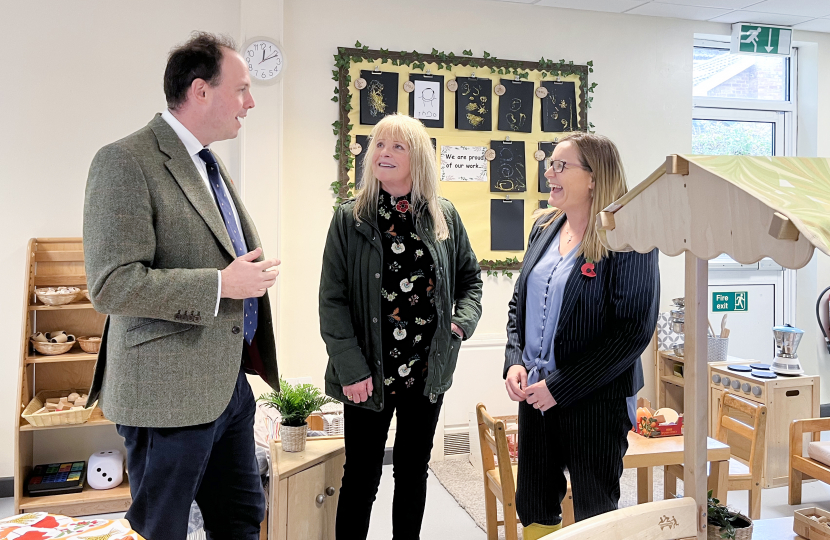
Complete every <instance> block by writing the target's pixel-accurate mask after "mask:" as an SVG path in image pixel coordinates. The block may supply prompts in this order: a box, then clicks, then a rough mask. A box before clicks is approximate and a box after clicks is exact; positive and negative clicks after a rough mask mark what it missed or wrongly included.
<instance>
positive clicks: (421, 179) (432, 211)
mask: <svg viewBox="0 0 830 540" xmlns="http://www.w3.org/2000/svg"><path fill="white" fill-rule="evenodd" d="M375 138H384V139H392V140H394V141H401V142H404V143H406V145H407V146H408V147H409V170H410V174H411V176H412V196H411V200H410V203H411V204H412V207H413V211H414V212H416V213H420V212H421V211H422V210H423V209H424V208H426V210H427V212H429V215H430V216H431V217H432V227H433V229H434V231H435V238H436V240H438V241H439V242H441V241H443V240H446V239H447V238H448V237H449V235H450V231H449V228H448V227H447V220H446V218H445V217H444V213H443V212H442V211H441V206H440V204H439V203H438V164H437V162H436V161H435V148H433V146H432V142H431V141H430V140H429V134H428V133H427V130H426V128H425V127H424V125H423V124H422V123H421V122H420V121H418V120H416V119H414V118H412V117H410V116H406V115H403V114H397V113H396V114H391V115H389V116H386V117H384V118H383V119H382V120H381V121H380V122H378V123H377V125H375V127H374V129H372V133H371V134H370V135H369V142H368V143H367V146H368V148H367V149H366V153H365V155H364V157H363V186H362V187H361V188H360V191H358V193H357V195H356V196H355V205H354V218H355V219H356V220H357V221H361V220H362V219H366V218H367V217H368V216H374V215H375V214H376V213H377V211H378V195H379V193H380V181H379V180H378V179H377V178H375V175H374V174H373V172H372V163H373V162H374V158H375V152H376V151H377V149H376V147H375V145H374V144H373V141H374V140H375Z"/></svg>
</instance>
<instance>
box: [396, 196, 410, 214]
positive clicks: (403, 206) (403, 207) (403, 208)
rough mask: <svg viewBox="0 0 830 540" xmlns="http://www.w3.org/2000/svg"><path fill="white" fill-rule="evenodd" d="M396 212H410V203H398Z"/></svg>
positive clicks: (401, 201) (402, 200)
mask: <svg viewBox="0 0 830 540" xmlns="http://www.w3.org/2000/svg"><path fill="white" fill-rule="evenodd" d="M395 210H397V211H398V212H406V211H408V210H409V201H407V200H406V199H401V200H400V201H398V204H396V205H395Z"/></svg>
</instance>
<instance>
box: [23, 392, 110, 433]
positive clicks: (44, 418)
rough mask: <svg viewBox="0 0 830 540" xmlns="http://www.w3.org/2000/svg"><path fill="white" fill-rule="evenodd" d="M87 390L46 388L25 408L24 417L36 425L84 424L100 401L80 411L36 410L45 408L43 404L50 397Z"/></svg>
mask: <svg viewBox="0 0 830 540" xmlns="http://www.w3.org/2000/svg"><path fill="white" fill-rule="evenodd" d="M86 391H87V390H77V389H73V390H44V391H43V392H38V393H37V394H36V395H35V397H34V398H33V399H32V401H30V402H29V404H28V405H27V406H26V408H25V409H23V414H22V415H21V416H23V418H25V419H26V421H27V422H29V423H30V424H32V425H33V426H35V427H48V426H66V425H70V424H83V423H84V422H86V421H87V420H89V417H90V416H92V411H94V410H95V407H96V405H98V402H97V401H96V402H95V403H93V404H92V406H91V407H89V408H85V409H82V410H79V411H60V412H51V413H45V414H35V411H39V410H40V409H42V408H43V404H44V403H45V402H46V400H47V399H49V398H56V397H61V396H68V395H69V394H71V393H73V392H75V393H78V394H80V393H82V392H86Z"/></svg>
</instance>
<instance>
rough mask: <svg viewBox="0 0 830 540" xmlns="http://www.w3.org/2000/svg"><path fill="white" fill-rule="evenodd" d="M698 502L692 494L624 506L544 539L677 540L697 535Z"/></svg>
mask: <svg viewBox="0 0 830 540" xmlns="http://www.w3.org/2000/svg"><path fill="white" fill-rule="evenodd" d="M696 508H697V504H696V503H695V500H694V499H692V498H691V497H684V498H682V499H668V500H665V501H656V502H650V503H644V504H638V505H636V506H629V507H628V508H621V509H620V510H614V511H613V512H608V513H605V514H601V515H599V516H595V517H592V518H590V519H586V520H585V521H580V522H579V523H576V524H574V525H571V526H570V527H565V528H564V529H561V530H559V531H557V532H555V533H551V534H549V535H547V536H545V537H544V540H608V539H609V538H613V539H614V540H678V539H680V538H689V537H696V536H697V520H696V519H697V510H696Z"/></svg>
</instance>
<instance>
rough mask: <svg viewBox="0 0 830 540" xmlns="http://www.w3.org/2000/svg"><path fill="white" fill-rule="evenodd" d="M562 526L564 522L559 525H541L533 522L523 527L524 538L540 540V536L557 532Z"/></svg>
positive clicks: (526, 539)
mask: <svg viewBox="0 0 830 540" xmlns="http://www.w3.org/2000/svg"><path fill="white" fill-rule="evenodd" d="M561 528H562V524H561V523H559V524H557V525H539V524H538V523H531V524H530V525H528V526H527V527H523V528H522V537H523V538H524V540H539V539H540V538H542V537H544V536H547V535H549V534H550V533H552V532H556V531H558V530H559V529H561Z"/></svg>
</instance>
